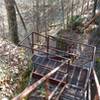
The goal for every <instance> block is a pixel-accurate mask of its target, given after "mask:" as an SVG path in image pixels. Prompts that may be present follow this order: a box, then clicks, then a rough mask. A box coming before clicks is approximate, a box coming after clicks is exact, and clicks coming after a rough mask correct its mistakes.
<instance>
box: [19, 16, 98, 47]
mask: <svg viewBox="0 0 100 100" xmlns="http://www.w3.org/2000/svg"><path fill="white" fill-rule="evenodd" d="M98 15H99V14H98ZM31 34H38V35H39V36H42V37H44V38H47V36H44V35H42V34H39V33H36V32H32V33H30V34H29V35H27V36H26V37H25V38H24V39H23V41H24V40H26V39H27V37H29V36H30V35H31ZM48 36H49V37H51V38H50V39H53V40H54V39H55V40H59V38H58V37H54V36H51V35H48ZM64 37H66V36H63V37H61V39H63V40H65V41H66V38H64ZM67 40H68V41H71V42H73V43H75V44H81V45H85V46H88V47H92V48H94V47H95V46H92V45H88V44H84V43H80V42H77V41H74V40H72V39H68V38H67ZM23 41H21V42H19V45H20V44H21V43H22V42H23Z"/></svg>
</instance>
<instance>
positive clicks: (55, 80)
mask: <svg viewBox="0 0 100 100" xmlns="http://www.w3.org/2000/svg"><path fill="white" fill-rule="evenodd" d="M35 75H36V78H37V77H39V78H42V77H43V76H44V75H42V74H39V73H36V72H33V77H35ZM49 80H50V82H51V81H52V82H53V83H54V84H55V83H56V84H59V83H60V80H58V79H54V78H52V77H49ZM65 84H66V82H62V84H61V85H62V86H63V85H65Z"/></svg>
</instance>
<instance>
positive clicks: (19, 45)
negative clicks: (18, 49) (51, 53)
mask: <svg viewBox="0 0 100 100" xmlns="http://www.w3.org/2000/svg"><path fill="white" fill-rule="evenodd" d="M30 35H32V33H30V34H29V35H27V36H26V37H25V38H24V39H23V40H22V41H21V42H19V43H18V45H19V46H20V45H21V44H22V43H23V42H24V41H25V40H26V39H27V38H28V37H29V36H30Z"/></svg>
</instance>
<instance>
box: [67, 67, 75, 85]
mask: <svg viewBox="0 0 100 100" xmlns="http://www.w3.org/2000/svg"><path fill="white" fill-rule="evenodd" d="M75 69H76V67H74V69H73V72H72V75H71V77H70V80H69V82H68V84H70V83H71V81H72V78H73V76H74V72H75Z"/></svg>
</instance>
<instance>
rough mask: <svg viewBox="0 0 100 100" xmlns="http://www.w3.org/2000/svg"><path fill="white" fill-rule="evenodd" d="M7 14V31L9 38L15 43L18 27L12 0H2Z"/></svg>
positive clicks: (16, 41)
mask: <svg viewBox="0 0 100 100" xmlns="http://www.w3.org/2000/svg"><path fill="white" fill-rule="evenodd" d="M4 2H5V6H6V10H7V16H8V25H9V33H10V39H11V41H12V42H14V43H15V44H18V42H19V38H18V30H17V29H18V27H17V19H16V11H15V8H14V1H13V0H4Z"/></svg>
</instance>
